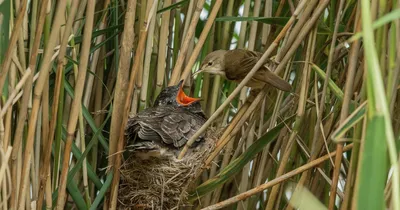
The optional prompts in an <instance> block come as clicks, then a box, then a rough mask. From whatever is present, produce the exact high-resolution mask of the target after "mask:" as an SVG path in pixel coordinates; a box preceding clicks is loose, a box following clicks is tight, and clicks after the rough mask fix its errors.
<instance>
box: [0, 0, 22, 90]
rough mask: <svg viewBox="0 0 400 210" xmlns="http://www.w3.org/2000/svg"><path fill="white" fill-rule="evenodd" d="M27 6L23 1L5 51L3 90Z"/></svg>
mask: <svg viewBox="0 0 400 210" xmlns="http://www.w3.org/2000/svg"><path fill="white" fill-rule="evenodd" d="M26 6H27V0H23V1H22V2H21V8H20V10H19V12H18V15H17V19H16V21H15V25H14V28H13V31H12V33H11V38H10V40H9V42H8V48H7V51H6V53H5V56H4V59H3V63H2V64H1V68H0V90H3V86H4V83H5V81H6V78H7V77H6V76H7V74H8V71H9V70H10V65H11V58H12V55H13V51H14V50H15V45H16V44H17V41H18V38H19V36H20V33H21V30H22V24H23V20H24V17H25V14H26V12H25V10H26Z"/></svg>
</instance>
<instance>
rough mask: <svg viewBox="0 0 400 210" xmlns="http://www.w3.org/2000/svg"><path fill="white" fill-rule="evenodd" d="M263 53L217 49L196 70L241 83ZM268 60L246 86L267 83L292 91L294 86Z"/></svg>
mask: <svg viewBox="0 0 400 210" xmlns="http://www.w3.org/2000/svg"><path fill="white" fill-rule="evenodd" d="M262 55H263V54H262V53H260V52H255V51H250V50H244V49H234V50H216V51H213V52H211V53H209V54H208V55H207V56H206V57H205V58H204V60H203V62H202V63H201V65H200V70H199V71H197V72H195V74H198V73H200V72H208V73H211V74H217V75H221V76H223V77H225V78H226V79H228V80H232V81H235V82H237V83H240V82H241V81H242V80H243V79H244V78H245V77H246V75H247V74H248V73H249V72H250V71H251V69H252V68H253V67H254V65H256V63H257V61H258V60H259V59H260V58H261V57H262ZM268 64H269V63H268V61H267V62H265V63H264V65H263V66H261V67H260V69H259V70H258V71H257V72H256V73H255V75H254V76H253V77H252V78H251V80H250V81H249V82H248V83H247V84H246V86H248V87H251V88H253V89H261V88H262V87H264V85H265V84H266V83H268V84H270V85H272V86H273V87H275V88H278V89H279V90H283V91H286V92H289V91H291V89H292V86H291V85H290V84H289V83H288V82H286V81H285V80H283V79H282V78H281V77H279V76H278V75H276V74H274V73H273V72H272V71H271V70H270V69H269V68H268V66H267V65H268Z"/></svg>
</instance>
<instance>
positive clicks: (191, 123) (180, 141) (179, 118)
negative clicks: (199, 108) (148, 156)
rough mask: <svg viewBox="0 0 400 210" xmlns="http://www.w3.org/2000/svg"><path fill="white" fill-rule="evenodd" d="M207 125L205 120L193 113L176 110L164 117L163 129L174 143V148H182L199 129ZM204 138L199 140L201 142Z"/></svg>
mask: <svg viewBox="0 0 400 210" xmlns="http://www.w3.org/2000/svg"><path fill="white" fill-rule="evenodd" d="M204 123H205V119H204V118H202V117H200V116H197V115H195V114H193V113H190V112H187V111H184V110H176V111H174V112H170V113H169V114H168V115H166V116H165V117H164V120H163V122H162V123H161V129H162V130H163V132H165V133H166V134H167V135H168V136H169V137H170V138H171V139H172V141H173V146H174V147H177V148H179V147H182V146H184V145H185V144H186V142H187V141H188V140H189V139H190V137H192V136H193V135H194V134H195V133H196V131H197V130H198V129H200V127H201V126H202V125H203V124H204ZM201 139H202V137H200V138H198V139H197V141H200V140H201Z"/></svg>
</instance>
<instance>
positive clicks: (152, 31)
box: [139, 5, 158, 110]
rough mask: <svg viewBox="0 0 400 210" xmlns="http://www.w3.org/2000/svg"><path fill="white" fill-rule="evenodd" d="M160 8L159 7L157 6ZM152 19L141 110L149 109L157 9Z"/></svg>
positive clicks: (144, 69) (145, 60)
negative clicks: (148, 96) (151, 62)
mask: <svg viewBox="0 0 400 210" xmlns="http://www.w3.org/2000/svg"><path fill="white" fill-rule="evenodd" d="M157 7H158V5H157ZM150 15H152V16H153V17H152V19H151V22H150V27H149V33H148V34H149V35H148V37H147V43H146V50H145V56H144V67H143V77H142V80H143V81H142V89H141V91H140V104H139V110H142V109H144V108H146V107H147V102H146V101H147V93H148V87H149V82H150V78H149V77H150V71H151V70H150V61H151V59H152V56H151V54H152V52H153V39H154V29H155V26H156V21H157V18H156V17H157V10H156V9H155V10H154V11H153V14H150Z"/></svg>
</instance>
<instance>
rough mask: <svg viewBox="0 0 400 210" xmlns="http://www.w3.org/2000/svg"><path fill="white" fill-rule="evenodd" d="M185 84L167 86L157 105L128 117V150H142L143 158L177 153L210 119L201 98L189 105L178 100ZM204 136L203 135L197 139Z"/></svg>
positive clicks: (138, 151) (126, 130) (126, 132)
mask: <svg viewBox="0 0 400 210" xmlns="http://www.w3.org/2000/svg"><path fill="white" fill-rule="evenodd" d="M181 85H182V81H181V82H180V83H179V84H178V85H176V86H170V87H167V88H165V89H164V90H163V91H162V92H161V93H160V95H159V96H158V97H157V99H156V100H155V104H154V106H153V107H150V108H147V109H145V110H143V111H142V112H139V113H138V114H137V115H136V116H133V117H130V118H129V119H128V123H127V126H126V128H125V135H126V139H127V141H128V142H127V145H128V146H127V149H128V150H130V151H133V152H135V153H141V154H142V155H140V156H141V157H142V158H144V157H146V158H147V156H168V155H171V154H175V153H176V152H177V151H179V149H180V148H181V147H183V146H184V145H185V144H186V142H187V141H188V140H189V139H190V137H191V136H193V135H194V133H196V131H197V130H198V129H200V127H201V126H202V125H203V124H204V123H205V122H206V120H207V118H206V117H205V115H204V113H203V111H202V109H201V106H200V103H199V102H198V101H194V102H193V103H190V104H188V105H181V104H179V103H177V102H176V98H177V96H178V92H179V87H181ZM177 87H178V88H177ZM203 138H204V136H203V135H201V136H200V137H199V138H198V139H197V143H200V142H201V141H202V140H203ZM194 146H195V145H194ZM143 153H146V155H143ZM150 153H154V154H151V155H149V154H150ZM161 153H163V154H161Z"/></svg>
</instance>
